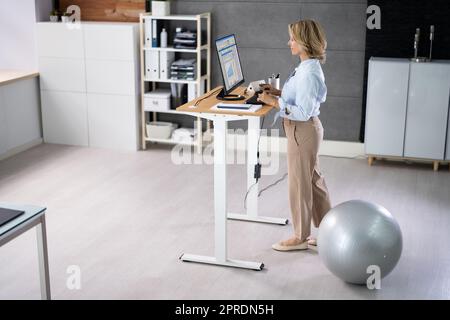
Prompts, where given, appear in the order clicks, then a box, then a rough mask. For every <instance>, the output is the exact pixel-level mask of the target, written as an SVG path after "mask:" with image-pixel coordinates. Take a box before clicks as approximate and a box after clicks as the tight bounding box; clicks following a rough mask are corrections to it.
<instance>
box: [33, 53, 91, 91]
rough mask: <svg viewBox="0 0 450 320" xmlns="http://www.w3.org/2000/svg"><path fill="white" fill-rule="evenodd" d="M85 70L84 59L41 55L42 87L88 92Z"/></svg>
mask: <svg viewBox="0 0 450 320" xmlns="http://www.w3.org/2000/svg"><path fill="white" fill-rule="evenodd" d="M85 70H86V67H85V62H84V60H82V59H71V58H48V57H40V58H39V72H40V75H41V77H40V79H41V89H42V90H56V91H71V92H86V72H85Z"/></svg>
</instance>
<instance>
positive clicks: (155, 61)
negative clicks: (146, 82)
mask: <svg viewBox="0 0 450 320" xmlns="http://www.w3.org/2000/svg"><path fill="white" fill-rule="evenodd" d="M159 56H160V52H159V51H153V50H147V51H146V52H145V77H146V78H147V79H159V78H160V72H159Z"/></svg>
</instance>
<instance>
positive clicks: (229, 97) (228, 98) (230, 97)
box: [217, 88, 245, 101]
mask: <svg viewBox="0 0 450 320" xmlns="http://www.w3.org/2000/svg"><path fill="white" fill-rule="evenodd" d="M217 99H218V100H223V101H238V100H245V97H244V96H241V95H239V94H227V95H225V88H222V90H221V91H220V92H219V94H218V95H217Z"/></svg>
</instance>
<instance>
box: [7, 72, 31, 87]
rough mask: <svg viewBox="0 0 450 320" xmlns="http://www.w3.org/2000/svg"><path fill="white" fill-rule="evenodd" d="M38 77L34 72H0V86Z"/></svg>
mask: <svg viewBox="0 0 450 320" xmlns="http://www.w3.org/2000/svg"><path fill="white" fill-rule="evenodd" d="M37 76H39V73H38V72H36V71H21V70H0V86H2V85H6V84H10V83H12V82H14V81H18V80H25V79H31V78H34V77H37Z"/></svg>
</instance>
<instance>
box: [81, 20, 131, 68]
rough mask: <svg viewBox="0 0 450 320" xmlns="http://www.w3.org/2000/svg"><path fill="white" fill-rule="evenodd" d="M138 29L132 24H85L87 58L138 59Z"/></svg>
mask: <svg viewBox="0 0 450 320" xmlns="http://www.w3.org/2000/svg"><path fill="white" fill-rule="evenodd" d="M137 30H138V28H137V25H132V24H124V25H118V24H106V23H105V24H89V23H87V24H85V25H84V34H85V46H86V59H100V60H128V61H136V60H137V56H138V54H137V53H138V41H137V40H138V32H137Z"/></svg>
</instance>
